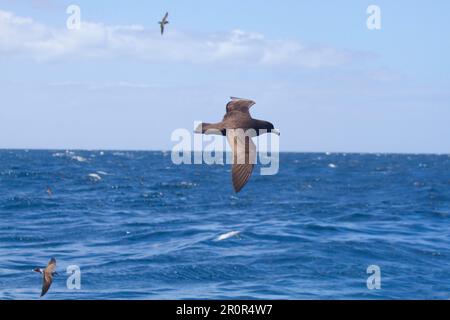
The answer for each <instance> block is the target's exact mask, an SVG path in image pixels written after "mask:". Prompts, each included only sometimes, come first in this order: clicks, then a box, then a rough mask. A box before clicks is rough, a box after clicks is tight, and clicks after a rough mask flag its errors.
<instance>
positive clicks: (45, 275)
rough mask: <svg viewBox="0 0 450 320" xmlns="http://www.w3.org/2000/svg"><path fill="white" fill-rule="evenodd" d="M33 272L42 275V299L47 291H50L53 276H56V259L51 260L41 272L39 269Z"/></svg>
mask: <svg viewBox="0 0 450 320" xmlns="http://www.w3.org/2000/svg"><path fill="white" fill-rule="evenodd" d="M33 271H34V272H39V273H41V274H42V291H41V297H42V296H44V295H45V294H46V293H47V291H48V289H50V286H51V285H52V282H53V276H54V275H55V274H57V273H56V259H55V258H51V259H50V261H49V263H48V265H47V267H46V268H45V269H43V270H42V269H41V268H35V269H34V270H33Z"/></svg>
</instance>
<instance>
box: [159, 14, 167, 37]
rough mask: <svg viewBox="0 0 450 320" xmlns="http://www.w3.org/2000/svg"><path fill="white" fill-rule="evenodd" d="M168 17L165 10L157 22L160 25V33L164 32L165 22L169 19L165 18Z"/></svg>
mask: <svg viewBox="0 0 450 320" xmlns="http://www.w3.org/2000/svg"><path fill="white" fill-rule="evenodd" d="M168 17H169V13H168V12H166V14H165V16H164V18H163V19H162V20H161V21H159V22H158V24H159V25H160V27H161V35H163V34H164V28H165V26H166V24H168V23H169V21H168V20H167V18H168Z"/></svg>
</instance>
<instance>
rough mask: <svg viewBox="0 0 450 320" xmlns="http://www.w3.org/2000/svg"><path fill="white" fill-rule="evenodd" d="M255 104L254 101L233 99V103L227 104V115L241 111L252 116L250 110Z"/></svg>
mask: <svg viewBox="0 0 450 320" xmlns="http://www.w3.org/2000/svg"><path fill="white" fill-rule="evenodd" d="M255 104H256V103H255V101H253V100H249V99H240V98H235V97H231V101H230V102H228V104H227V113H228V112H231V111H240V112H244V113H248V114H250V111H249V110H250V108H251V107H252V106H253V105H255Z"/></svg>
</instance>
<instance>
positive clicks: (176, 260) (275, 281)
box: [0, 150, 450, 299]
mask: <svg viewBox="0 0 450 320" xmlns="http://www.w3.org/2000/svg"><path fill="white" fill-rule="evenodd" d="M449 169H450V156H448V155H385V154H380V155H375V154H319V153H317V154H313V153H311V154H302V153H282V154H281V156H280V172H279V174H278V175H275V176H261V175H259V174H258V173H259V170H255V173H257V174H254V176H253V177H252V179H251V181H250V183H249V184H248V185H247V186H246V187H245V189H244V190H243V191H242V193H240V194H238V195H236V194H234V193H233V191H232V187H231V182H230V180H231V179H230V167H229V166H221V165H216V166H209V165H179V166H177V165H174V164H172V162H171V157H170V153H164V152H113V151H103V152H101V151H70V152H64V151H27V150H3V151H0V298H1V299H38V298H39V294H40V288H41V277H40V275H39V274H37V273H34V272H32V271H31V270H32V269H33V268H34V267H36V266H45V265H46V264H47V262H48V260H49V259H50V257H52V256H54V257H56V259H57V262H58V273H59V275H58V276H56V277H55V280H54V282H53V285H52V287H51V288H50V291H49V292H48V294H47V295H46V296H45V299H179V298H187V299H250V298H255V299H449V298H450V225H449V223H450V170H449ZM93 174H94V175H93ZM99 178H100V179H99ZM47 186H48V187H50V188H51V189H52V191H53V195H49V194H48V193H47ZM231 231H237V232H239V234H237V235H235V236H233V237H230V238H227V239H224V240H221V241H219V240H218V237H219V236H221V235H223V234H226V233H228V232H231ZM69 265H77V266H79V267H80V270H81V289H80V290H71V289H68V287H67V285H66V281H67V279H68V276H69V275H68V274H66V268H67V267H68V266H69ZM370 265H377V266H379V268H380V271H381V289H379V290H369V289H368V288H367V284H366V281H367V278H368V277H369V276H370V274H368V273H367V272H366V270H367V267H368V266H370Z"/></svg>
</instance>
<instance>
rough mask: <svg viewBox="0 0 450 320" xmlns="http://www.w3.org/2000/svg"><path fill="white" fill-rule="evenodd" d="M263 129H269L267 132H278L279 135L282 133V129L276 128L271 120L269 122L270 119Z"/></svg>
mask: <svg viewBox="0 0 450 320" xmlns="http://www.w3.org/2000/svg"><path fill="white" fill-rule="evenodd" d="M263 129H264V130H267V133H274V134H276V135H277V136H279V135H280V130H278V129H275V127H274V126H273V124H272V123H271V122H269V121H265V124H264V126H263Z"/></svg>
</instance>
